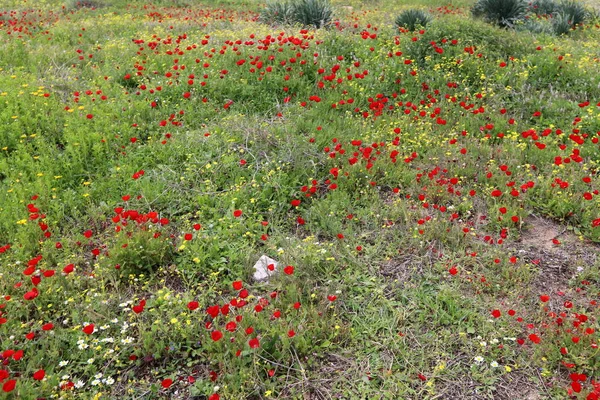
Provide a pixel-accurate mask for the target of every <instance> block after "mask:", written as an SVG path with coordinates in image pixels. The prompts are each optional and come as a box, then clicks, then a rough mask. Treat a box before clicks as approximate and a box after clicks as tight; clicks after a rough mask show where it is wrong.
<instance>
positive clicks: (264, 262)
mask: <svg viewBox="0 0 600 400" xmlns="http://www.w3.org/2000/svg"><path fill="white" fill-rule="evenodd" d="M269 265H273V270H272V271H271V270H269ZM254 270H255V271H254V275H253V278H254V280H255V281H268V280H269V277H270V276H271V275H273V274H274V273H276V272H277V261H275V260H273V259H272V258H269V257H267V256H265V255H262V256H260V258H259V259H258V261H257V262H256V264H254Z"/></svg>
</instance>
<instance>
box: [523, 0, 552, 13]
mask: <svg viewBox="0 0 600 400" xmlns="http://www.w3.org/2000/svg"><path fill="white" fill-rule="evenodd" d="M558 8H559V5H558V3H557V2H555V1H554V0H533V1H532V2H531V3H530V4H529V9H530V10H531V11H532V12H533V13H535V14H536V15H553V14H554V13H556V12H557V11H558Z"/></svg>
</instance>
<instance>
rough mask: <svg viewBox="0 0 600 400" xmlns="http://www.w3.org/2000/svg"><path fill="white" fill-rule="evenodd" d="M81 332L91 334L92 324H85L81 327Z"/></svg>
mask: <svg viewBox="0 0 600 400" xmlns="http://www.w3.org/2000/svg"><path fill="white" fill-rule="evenodd" d="M83 333H85V334H87V335H91V334H92V333H94V324H89V325H86V326H85V327H84V328H83Z"/></svg>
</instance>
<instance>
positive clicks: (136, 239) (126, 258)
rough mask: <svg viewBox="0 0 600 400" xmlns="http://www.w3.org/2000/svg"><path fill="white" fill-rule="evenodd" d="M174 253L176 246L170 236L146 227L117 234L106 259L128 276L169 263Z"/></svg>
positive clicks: (143, 272) (123, 274) (153, 269)
mask: <svg viewBox="0 0 600 400" xmlns="http://www.w3.org/2000/svg"><path fill="white" fill-rule="evenodd" d="M174 254H175V248H174V247H173V244H172V243H171V241H170V240H169V238H168V237H164V236H162V235H161V236H158V235H156V234H155V232H153V231H150V230H146V229H132V230H128V231H126V232H120V234H119V235H117V240H116V241H115V243H114V245H113V246H112V247H111V248H110V249H109V257H108V258H107V259H106V261H107V263H108V264H110V266H111V267H114V268H118V269H119V272H120V275H121V276H122V277H123V278H127V277H128V276H129V274H133V275H138V274H148V273H152V272H154V271H156V269H158V268H159V267H161V266H165V265H168V264H169V263H171V262H172V261H173V258H174Z"/></svg>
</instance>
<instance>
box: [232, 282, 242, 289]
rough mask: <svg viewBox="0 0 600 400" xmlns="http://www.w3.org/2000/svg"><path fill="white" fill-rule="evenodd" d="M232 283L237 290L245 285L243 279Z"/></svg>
mask: <svg viewBox="0 0 600 400" xmlns="http://www.w3.org/2000/svg"><path fill="white" fill-rule="evenodd" d="M232 285H233V288H234V289H235V290H240V289H242V287H243V283H242V281H235V282H233V283H232Z"/></svg>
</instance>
